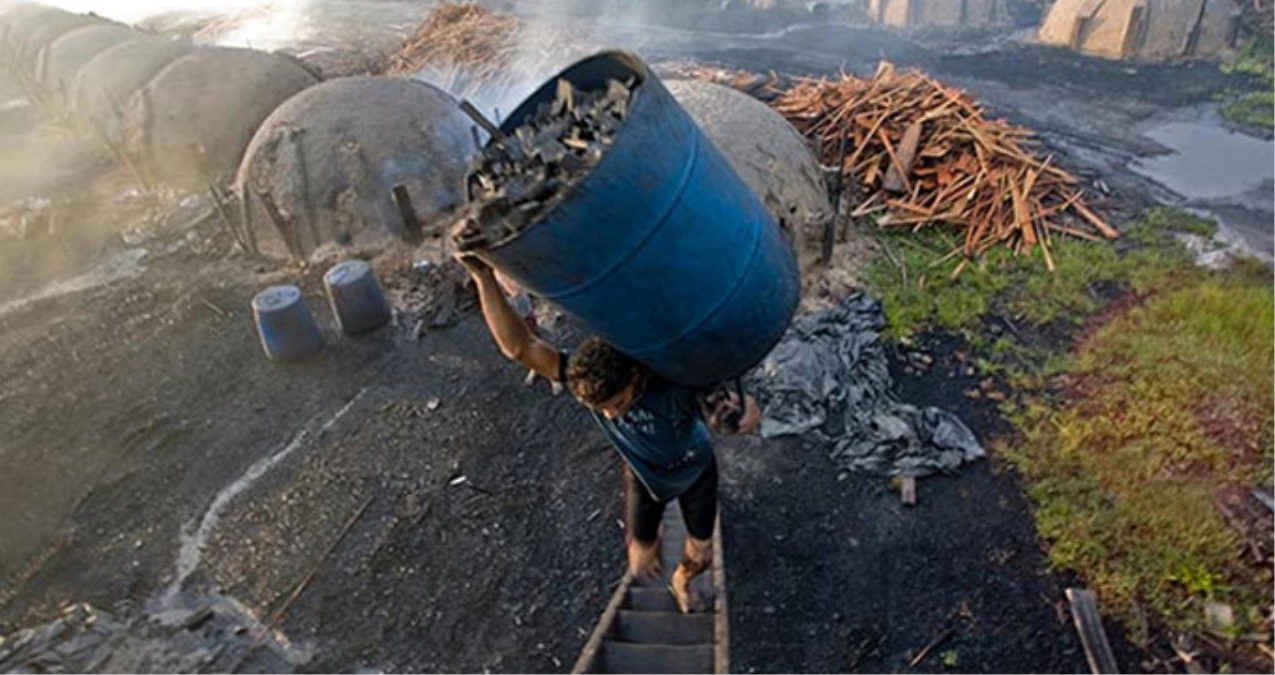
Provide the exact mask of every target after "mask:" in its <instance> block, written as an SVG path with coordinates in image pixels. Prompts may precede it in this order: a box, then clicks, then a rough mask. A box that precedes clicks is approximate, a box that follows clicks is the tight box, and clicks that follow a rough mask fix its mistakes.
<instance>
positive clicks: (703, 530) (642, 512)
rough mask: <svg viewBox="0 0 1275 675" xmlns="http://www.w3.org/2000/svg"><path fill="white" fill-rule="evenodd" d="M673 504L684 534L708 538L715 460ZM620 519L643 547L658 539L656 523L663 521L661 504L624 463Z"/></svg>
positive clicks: (713, 503)
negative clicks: (675, 503) (622, 517)
mask: <svg viewBox="0 0 1275 675" xmlns="http://www.w3.org/2000/svg"><path fill="white" fill-rule="evenodd" d="M677 503H678V505H679V506H681V507H682V522H684V523H685V524H686V532H687V534H689V535H690V536H692V537H694V538H695V539H700V540H707V539H712V538H713V524H714V523H715V522H716V520H717V458H716V457H714V458H713V461H711V462H709V463H708V466H707V467H705V468H704V473H701V474H700V476H699V478H697V479H695V482H694V483H691V486H690V487H689V488H687V490H686V492H683V493H682V494H680V495H678V496H677ZM624 519H625V521H626V523H627V524H628V528H629V532H632V533H633V538H634V539H637V540H638V541H640V542H643V543H647V544H649V543H651V542H654V541H655V540H656V539H658V538H659V536H660V521H661V520H663V519H664V504H663V503H661V502H658V501H656V500H655V498H654V497H652V496H651V492H650V490H647V489H646V486H644V485H642V481H640V480H638V479H637V477H636V476H634V475H633V470H632V469H630V468H629V467H628V465H627V464H626V465H625V466H624Z"/></svg>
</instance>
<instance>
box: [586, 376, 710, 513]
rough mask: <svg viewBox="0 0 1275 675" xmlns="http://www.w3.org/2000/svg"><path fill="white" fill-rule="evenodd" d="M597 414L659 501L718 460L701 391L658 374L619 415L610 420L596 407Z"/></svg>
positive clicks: (609, 437)
mask: <svg viewBox="0 0 1275 675" xmlns="http://www.w3.org/2000/svg"><path fill="white" fill-rule="evenodd" d="M593 418H594V419H595V420H597V421H598V424H599V425H600V426H601V427H602V432H603V433H604V434H606V437H607V440H609V441H611V445H612V446H614V447H615V449H616V451H617V452H619V453H620V456H621V457H623V458H624V460H625V461H626V462H628V464H629V466H630V467H632V468H633V473H635V474H636V475H637V477H638V479H639V480H641V481H642V484H643V485H645V486H646V488H647V490H649V491H650V493H651V495H652V496H653V497H655V499H656V500H657V501H660V502H666V501H668V500H670V499H673V498H675V497H677V496H678V495H680V494H682V493H683V492H686V490H687V489H689V488H690V487H691V485H692V484H693V483H694V482H695V481H696V480H697V479H698V478H699V477H700V474H702V473H703V472H704V469H705V468H706V467H707V466H708V464H709V462H711V461H712V459H713V438H712V435H711V434H710V432H709V430H708V425H706V424H705V423H704V419H703V417H702V415H701V413H700V407H699V394H698V393H697V392H696V391H695V390H692V389H686V388H684V387H679V386H677V385H675V384H673V383H671V382H669V381H667V380H665V379H663V378H661V377H658V376H656V375H654V374H651V375H648V376H647V381H646V386H645V388H644V389H643V390H642V394H641V396H640V397H639V398H638V400H637V401H635V402H634V403H633V406H632V407H630V408H629V409H628V410H627V411H626V412H625V413H624V414H623V415H621V416H620V417H619V418H617V419H614V420H609V419H607V418H606V416H605V415H603V414H602V413H599V412H596V411H594V412H593Z"/></svg>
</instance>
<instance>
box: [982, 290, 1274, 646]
mask: <svg viewBox="0 0 1275 675" xmlns="http://www.w3.org/2000/svg"><path fill="white" fill-rule="evenodd" d="M1273 322H1275V296H1273V294H1272V289H1271V287H1270V286H1258V285H1253V284H1250V283H1244V282H1236V281H1235V280H1227V279H1219V278H1209V279H1205V280H1203V281H1201V282H1199V283H1195V284H1191V285H1189V286H1187V287H1184V288H1181V289H1179V290H1175V291H1171V292H1167V293H1162V294H1159V295H1157V296H1155V297H1153V298H1152V299H1150V300H1149V301H1148V303H1147V304H1146V305H1144V306H1142V307H1139V308H1136V309H1133V310H1131V311H1130V312H1128V313H1127V314H1125V315H1123V316H1121V317H1118V318H1116V319H1115V320H1114V321H1112V322H1111V323H1110V324H1107V325H1106V326H1104V327H1102V328H1101V329H1099V330H1098V331H1097V332H1096V333H1095V334H1094V335H1093V336H1092V338H1091V339H1090V340H1089V341H1088V342H1087V343H1086V344H1085V345H1083V346H1082V347H1081V349H1080V351H1079V352H1078V353H1077V354H1076V355H1075V357H1074V359H1073V363H1072V365H1071V368H1070V372H1069V373H1068V375H1067V378H1066V379H1067V382H1068V383H1069V387H1070V388H1071V390H1070V393H1069V395H1068V397H1067V401H1066V402H1065V403H1063V404H1061V405H1059V406H1049V405H1031V406H1027V407H1026V408H1025V409H1024V412H1023V415H1022V417H1021V418H1020V421H1021V422H1022V430H1023V431H1024V436H1025V438H1024V440H1023V442H1022V443H1021V444H1007V445H1005V446H1003V447H1002V448H1001V452H1002V453H1003V455H1004V456H1006V457H1008V458H1009V459H1010V460H1011V461H1013V462H1014V463H1015V464H1016V465H1017V466H1018V467H1019V469H1020V470H1021V471H1022V473H1023V475H1024V476H1025V477H1026V478H1027V480H1028V483H1029V490H1028V492H1029V496H1030V497H1031V498H1032V500H1033V502H1034V503H1035V504H1036V508H1037V511H1036V520H1037V528H1038V531H1039V533H1040V535H1041V536H1042V537H1044V538H1045V539H1046V540H1048V541H1049V543H1050V546H1049V555H1050V559H1051V561H1052V562H1053V563H1054V564H1055V565H1057V566H1059V567H1063V568H1068V569H1073V570H1076V571H1078V572H1079V573H1081V574H1082V575H1083V576H1084V578H1085V579H1086V581H1087V582H1088V583H1089V584H1090V585H1091V586H1092V587H1093V588H1094V589H1095V590H1096V591H1097V592H1098V593H1099V595H1100V596H1101V597H1102V598H1103V606H1104V608H1107V609H1109V610H1110V611H1113V612H1114V613H1116V614H1117V615H1118V616H1120V617H1122V618H1125V619H1127V620H1129V621H1130V622H1132V621H1133V620H1134V617H1135V614H1134V603H1135V602H1141V603H1143V605H1144V606H1146V607H1147V608H1148V609H1150V610H1151V611H1153V612H1154V613H1155V614H1156V615H1158V616H1160V617H1161V618H1163V619H1164V621H1165V622H1166V624H1167V625H1168V626H1169V627H1170V628H1171V629H1173V630H1186V631H1192V630H1198V629H1200V627H1201V624H1202V622H1203V620H1204V610H1203V603H1204V602H1205V601H1207V600H1217V601H1221V602H1227V603H1230V604H1231V605H1232V606H1233V607H1234V608H1235V609H1236V615H1237V617H1240V621H1241V623H1242V624H1243V623H1244V622H1247V621H1248V617H1249V616H1250V614H1251V613H1252V612H1253V611H1255V610H1256V608H1258V607H1260V606H1265V605H1266V604H1269V603H1270V588H1269V580H1268V579H1262V578H1260V574H1258V573H1257V572H1256V571H1255V570H1254V569H1253V568H1252V567H1250V566H1249V564H1248V563H1247V562H1246V561H1244V560H1243V559H1242V558H1241V556H1240V555H1239V554H1238V551H1240V550H1241V546H1242V542H1240V541H1239V540H1238V535H1236V534H1235V533H1234V532H1233V531H1232V530H1231V529H1230V528H1228V527H1227V526H1226V525H1225V524H1224V523H1223V522H1222V520H1221V519H1220V517H1219V516H1218V515H1217V513H1216V511H1215V509H1214V507H1213V502H1212V498H1213V494H1214V491H1215V490H1217V489H1218V488H1220V487H1221V486H1224V485H1227V484H1231V483H1238V484H1240V485H1245V486H1251V485H1259V484H1267V483H1269V481H1270V480H1271V462H1272V454H1271V447H1272V442H1273V440H1275V439H1273V438H1272V428H1273V427H1275V414H1273V413H1272V409H1273V406H1275V400H1273V398H1272V376H1271V373H1272V369H1273V368H1275V341H1273V340H1272V335H1271V326H1272V323H1273ZM1211 410H1225V411H1228V413H1231V414H1228V415H1224V416H1223V418H1224V419H1225V420H1229V421H1228V422H1222V423H1221V424H1223V425H1225V424H1231V425H1234V426H1235V428H1232V429H1219V428H1217V427H1218V424H1219V423H1218V422H1217V420H1216V418H1211V417H1210V416H1209V415H1208V412H1209V411H1211ZM1209 420H1212V421H1209ZM1228 439H1247V441H1251V443H1248V442H1246V443H1242V444H1237V443H1235V442H1234V441H1233V440H1228ZM1131 625H1132V623H1131ZM1239 628H1240V629H1241V630H1249V629H1252V628H1254V626H1249V625H1241V626H1240V627H1239Z"/></svg>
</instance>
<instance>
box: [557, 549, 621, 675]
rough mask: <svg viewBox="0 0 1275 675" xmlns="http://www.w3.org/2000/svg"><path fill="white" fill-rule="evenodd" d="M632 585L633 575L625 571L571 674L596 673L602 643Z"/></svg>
mask: <svg viewBox="0 0 1275 675" xmlns="http://www.w3.org/2000/svg"><path fill="white" fill-rule="evenodd" d="M632 584H633V575H632V574H630V573H629V572H628V570H627V569H626V570H625V572H624V577H623V578H622V579H620V584H619V585H618V586H616V587H615V592H614V593H612V594H611V601H610V602H608V603H607V607H606V609H605V610H603V612H602V618H600V619H598V623H597V625H596V626H594V627H593V634H592V635H590V636H589V640H588V641H587V642H585V643H584V649H581V650H580V656H579V657H578V658H576V663H575V665H574V666H572V667H571V672H572V673H596V672H598V666H599V665H600V659H599V656H600V652H601V649H602V643H603V642H604V641H605V640H606V638H607V637H608V636H609V635H610V634H611V630H612V628H613V627H614V624H615V617H616V614H618V613H619V611H620V606H621V605H623V604H624V599H625V598H626V597H627V596H628V591H629V586H631V585H632Z"/></svg>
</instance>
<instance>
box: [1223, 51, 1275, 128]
mask: <svg viewBox="0 0 1275 675" xmlns="http://www.w3.org/2000/svg"><path fill="white" fill-rule="evenodd" d="M1221 68H1222V72H1224V73H1226V74H1228V75H1247V76H1248V80H1249V81H1248V83H1247V85H1245V86H1243V87H1239V88H1231V89H1228V90H1227V91H1226V92H1224V93H1223V94H1221V95H1220V96H1219V97H1218V100H1219V106H1218V113H1219V114H1221V115H1222V117H1224V118H1226V119H1228V120H1231V121H1232V122H1239V123H1240V124H1247V125H1250V126H1255V127H1263V128H1267V129H1270V128H1272V127H1275V89H1273V88H1275V45H1272V41H1271V36H1269V35H1260V36H1256V37H1254V38H1251V39H1249V40H1248V41H1247V42H1245V44H1244V46H1243V48H1241V50H1240V52H1239V54H1237V55H1236V57H1235V59H1234V60H1233V61H1230V62H1229V63H1224V64H1222V66H1221Z"/></svg>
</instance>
